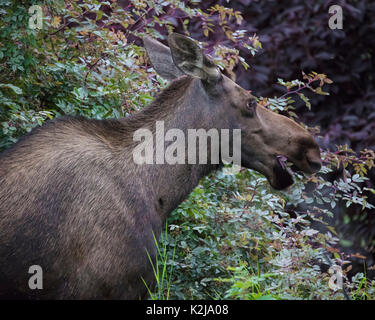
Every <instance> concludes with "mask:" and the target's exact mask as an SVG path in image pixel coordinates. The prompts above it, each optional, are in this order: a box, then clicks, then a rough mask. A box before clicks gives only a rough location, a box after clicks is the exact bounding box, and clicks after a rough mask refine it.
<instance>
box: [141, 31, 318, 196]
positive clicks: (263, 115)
mask: <svg viewBox="0 0 375 320" xmlns="http://www.w3.org/2000/svg"><path fill="white" fill-rule="evenodd" d="M144 44H145V47H146V50H147V53H148V55H149V58H150V60H151V62H152V64H153V66H154V68H155V70H156V71H157V73H158V74H159V75H160V76H162V77H163V78H165V79H167V80H174V79H177V78H179V77H181V76H183V75H188V76H190V77H193V79H194V80H193V81H195V82H198V86H199V87H200V88H201V90H195V91H193V92H192V97H189V98H188V99H190V100H191V101H197V95H203V96H204V97H203V100H204V101H206V103H204V104H209V106H208V108H209V109H210V116H211V117H213V118H215V120H214V121H210V123H211V124H213V126H214V127H216V128H218V129H221V128H228V129H240V130H241V163H242V166H244V167H247V168H250V169H254V170H256V171H258V172H260V173H262V174H264V175H265V176H266V178H267V179H268V181H269V183H270V184H271V186H272V187H274V188H275V189H284V188H286V187H288V186H290V185H291V184H293V175H292V172H291V169H290V168H289V167H288V166H287V165H286V160H287V161H289V162H291V163H292V164H293V166H292V169H295V170H300V171H303V172H306V173H314V172H316V171H318V170H319V169H320V167H321V159H320V151H319V147H318V145H317V143H316V142H315V141H314V139H313V137H312V136H311V135H310V133H309V132H308V131H307V130H306V129H304V128H303V127H301V126H300V125H298V124H297V123H296V122H294V121H293V120H291V119H289V118H287V117H285V116H283V115H280V114H277V113H275V112H273V111H271V110H269V109H267V108H265V107H263V106H261V105H259V104H258V103H257V100H256V98H255V97H254V96H253V95H251V94H250V92H249V91H248V90H245V89H243V88H242V87H240V86H239V85H237V84H236V83H235V82H234V81H232V80H231V79H229V78H228V77H226V76H225V75H223V74H222V73H221V72H220V71H219V69H218V68H217V67H216V66H215V64H214V63H213V62H212V61H211V60H210V59H209V58H208V57H207V56H206V55H204V54H203V52H202V50H201V49H200V47H199V46H198V45H197V44H196V43H195V42H194V40H192V39H191V38H189V37H186V36H183V35H180V34H176V33H172V34H170V35H169V37H168V44H169V48H168V47H167V46H165V45H163V44H162V43H160V42H158V41H157V40H155V39H153V38H151V37H149V36H146V37H145V38H144ZM187 94H189V93H187ZM190 94H191V93H190ZM191 103H193V104H194V102H191ZM200 107H203V103H202V104H200V106H197V105H195V106H194V108H200Z"/></svg>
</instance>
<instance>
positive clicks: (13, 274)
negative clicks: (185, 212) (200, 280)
mask: <svg viewBox="0 0 375 320" xmlns="http://www.w3.org/2000/svg"><path fill="white" fill-rule="evenodd" d="M168 44H169V47H167V46H165V45H163V44H162V43H160V42H159V41H157V40H155V39H153V38H151V37H149V36H146V37H145V38H144V45H145V48H146V51H147V53H148V56H149V59H150V61H151V63H152V64H153V66H154V68H155V70H156V71H157V72H158V73H159V75H160V76H161V77H163V78H165V79H167V80H169V81H170V84H169V86H168V87H166V88H165V89H164V90H162V91H161V93H160V94H159V95H158V96H157V97H156V98H155V99H154V101H153V102H152V103H150V104H149V105H148V106H146V107H145V108H143V109H142V110H141V111H139V112H137V113H135V114H133V115H131V116H129V117H127V118H124V119H107V120H94V119H86V118H84V117H79V116H62V117H59V118H56V119H53V120H50V121H47V122H46V123H45V124H44V125H43V126H41V127H37V128H34V129H33V130H32V131H31V132H30V133H29V134H27V135H26V136H24V137H22V138H21V139H20V140H19V141H18V142H17V143H15V144H14V145H13V146H12V147H11V148H9V149H8V150H5V151H3V152H2V153H1V154H0V260H1V263H0V297H1V298H2V299H139V298H145V297H147V288H146V286H145V285H144V283H143V282H142V280H141V278H143V279H144V280H145V281H146V282H147V283H153V281H154V279H153V277H154V276H153V272H152V266H151V264H150V262H149V260H148V257H147V254H146V251H147V252H148V253H149V254H150V256H151V257H152V258H155V256H156V248H155V243H154V238H153V233H154V234H155V235H156V237H158V236H159V235H160V232H161V229H162V227H163V225H164V223H165V220H166V218H167V217H168V215H169V214H170V212H171V211H172V210H174V209H175V208H176V207H177V206H178V205H179V204H180V203H181V202H182V201H183V200H184V199H186V197H187V196H188V195H189V193H190V192H191V191H192V190H193V188H194V187H195V186H196V185H197V184H198V183H199V180H200V179H201V178H202V177H204V176H205V175H207V174H208V173H209V172H211V171H213V170H217V169H220V168H221V167H222V162H220V163H219V164H216V163H210V161H208V162H207V163H206V164H199V163H197V164H189V163H186V164H180V163H178V164H143V165H140V164H137V163H135V162H134V161H133V158H132V150H133V149H134V148H135V146H136V144H137V142H136V141H134V139H133V135H134V132H135V131H136V130H138V129H140V128H148V129H149V130H151V132H155V122H156V121H164V123H165V127H166V128H178V129H180V130H182V131H183V132H186V131H187V130H188V129H189V128H202V129H205V130H209V129H211V128H215V129H218V130H220V129H228V130H234V129H240V130H241V163H242V166H243V167H246V168H251V169H254V170H257V171H259V172H260V173H262V174H264V175H265V176H266V178H267V179H268V181H269V183H270V184H271V186H273V187H274V188H275V189H284V188H286V187H288V186H289V185H291V184H292V183H293V176H292V174H291V172H290V170H289V169H288V168H286V167H285V166H283V165H282V163H281V162H280V156H282V157H284V159H285V158H286V159H288V161H290V162H291V163H293V164H294V166H295V167H296V168H298V170H301V171H303V172H306V173H313V172H316V171H318V170H319V169H320V167H321V159H320V152H319V147H318V145H317V144H316V142H315V141H314V139H313V138H312V136H311V135H310V134H309V133H308V131H307V130H305V129H304V128H302V127H301V126H299V125H298V124H297V123H296V122H294V121H292V120H290V119H288V118H287V117H285V116H283V115H280V114H276V113H274V112H272V111H270V110H269V109H267V108H265V107H263V106H261V105H259V104H257V102H256V99H255V97H254V96H252V95H251V94H250V92H249V91H248V90H245V89H243V88H241V87H240V86H238V85H237V84H236V83H235V82H233V81H232V80H231V79H229V78H228V77H226V76H225V75H223V74H222V73H221V72H220V70H219V69H218V68H217V67H216V66H215V64H214V63H213V62H212V61H211V60H210V59H209V58H208V57H207V56H206V55H204V54H203V52H202V50H201V49H200V47H199V46H198V45H197V44H196V43H195V42H194V40H192V39H191V38H188V37H186V36H183V35H180V34H176V33H172V34H170V35H169V37H168ZM33 265H37V266H40V267H41V268H42V270H43V289H41V290H40V289H35V290H31V289H30V287H29V284H28V282H29V279H30V276H31V275H30V274H29V273H28V270H29V267H30V266H33Z"/></svg>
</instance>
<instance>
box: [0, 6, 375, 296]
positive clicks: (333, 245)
mask: <svg viewBox="0 0 375 320" xmlns="http://www.w3.org/2000/svg"><path fill="white" fill-rule="evenodd" d="M338 2H339V3H341V4H342V5H343V7H344V8H346V11H345V12H347V16H346V17H347V18H348V19H347V20H345V26H347V27H345V29H344V31H342V30H341V31H340V30H335V31H332V30H330V29H329V28H327V23H326V21H327V19H328V14H327V12H328V9H327V8H328V6H329V4H330V3H331V2H330V1H323V0H319V1H314V4H313V3H312V2H311V3H310V2H304V1H297V0H294V1H289V4H288V5H287V4H286V3H283V4H282V5H281V4H280V2H277V1H250V0H241V1H202V2H201V1H197V0H196V1H193V0H191V1H178V0H169V1H168V0H160V1H144V0H136V1H115V0H111V1H98V0H85V1H62V0H60V1H51V0H44V1H38V0H35V1H34V0H28V1H22V2H15V1H11V0H9V1H8V0H0V68H1V73H0V150H3V149H6V148H8V147H9V146H11V145H12V144H13V143H14V142H15V141H17V139H18V138H19V137H20V136H22V135H24V134H25V133H27V132H28V131H30V130H31V129H32V128H33V127H35V126H37V125H42V124H43V123H44V122H45V121H46V120H48V119H50V118H53V117H56V116H59V115H63V114H80V115H84V116H87V117H92V118H97V119H102V118H109V117H116V118H118V117H126V116H128V115H129V114H130V113H132V112H135V111H137V110H139V109H141V108H142V107H143V106H144V105H145V104H147V103H148V102H150V101H151V100H152V99H153V97H154V96H155V94H156V93H157V92H158V91H159V90H160V89H161V88H163V87H164V86H165V85H166V82H165V81H164V80H162V79H161V78H160V77H158V76H157V75H155V73H154V71H153V69H152V68H151V67H150V65H149V64H148V61H147V57H146V55H145V52H144V50H143V48H142V42H141V36H142V35H143V34H144V33H148V34H151V35H152V36H154V37H156V38H158V39H159V40H165V35H166V34H167V33H168V32H170V31H172V30H177V31H179V32H183V33H186V34H189V35H191V36H192V37H194V38H196V39H199V40H200V41H201V45H202V47H203V48H204V50H205V52H206V53H208V54H210V55H212V56H213V58H214V61H215V62H216V63H217V64H218V65H219V67H220V68H222V70H223V72H226V73H227V74H228V75H230V76H231V77H233V78H237V80H238V81H239V83H240V84H242V85H243V86H244V87H245V88H247V89H250V88H251V89H253V93H254V94H255V95H257V96H259V102H260V103H262V104H264V105H265V106H266V107H268V108H271V109H272V110H274V111H276V112H282V113H285V114H287V115H289V116H290V117H294V118H296V117H297V114H304V117H303V119H305V121H309V122H310V121H311V123H314V124H320V125H321V126H322V127H323V130H324V131H323V132H322V135H323V139H321V142H322V146H324V147H325V149H326V150H325V151H324V152H323V158H324V166H323V168H322V170H321V172H320V173H319V174H316V175H313V176H310V177H305V176H302V175H296V181H297V183H296V184H295V185H294V186H293V187H292V188H291V189H290V190H288V191H287V192H282V193H281V192H275V190H272V189H271V188H270V187H269V185H268V183H267V182H266V180H265V178H264V177H263V176H262V175H260V174H258V173H256V172H254V171H251V170H242V171H241V172H240V173H238V174H237V175H223V174H222V173H220V172H218V173H215V174H213V175H211V176H209V177H207V178H205V179H204V180H203V181H202V183H201V184H200V185H199V186H198V187H197V188H196V189H195V190H194V192H193V193H192V194H191V196H190V197H189V199H188V200H187V201H185V202H184V203H182V204H181V206H180V207H179V208H178V209H177V210H175V211H174V212H173V213H172V215H171V217H170V219H169V220H168V227H167V234H166V235H164V237H163V238H162V241H161V245H160V248H161V249H164V251H163V250H161V252H160V253H161V254H160V259H159V265H160V268H161V269H163V268H166V270H167V271H168V272H167V275H168V277H167V278H163V279H161V281H160V283H159V286H158V289H159V291H158V292H159V293H160V294H159V295H158V296H157V297H158V298H162V297H166V296H168V297H170V298H180V299H187V298H215V299H216V298H239V299H260V298H263V299H267V298H268V299H285V298H291V299H330V298H331V299H344V298H345V297H346V298H348V297H350V298H354V299H363V298H374V297H375V292H374V291H375V282H374V280H371V279H370V277H369V276H368V272H370V269H369V267H371V266H370V265H366V267H367V268H365V267H363V261H364V260H363V258H362V256H361V255H362V254H366V253H368V252H373V250H374V247H375V242H374V237H373V236H374V233H373V231H371V232H358V230H362V229H363V226H364V222H363V221H370V222H371V221H374V220H375V219H374V218H372V217H371V215H372V214H373V210H374V206H373V205H372V204H371V203H373V201H372V199H371V197H372V196H373V194H375V190H374V189H373V187H372V184H371V183H370V181H369V180H368V178H367V176H368V175H369V174H371V171H370V170H371V169H372V167H373V166H374V158H375V154H374V152H373V151H372V150H371V148H368V149H365V148H364V147H366V146H369V147H371V145H373V142H371V141H372V140H371V139H373V138H372V137H371V134H372V132H373V123H374V122H373V121H371V119H373V117H374V115H373V112H374V97H375V96H374V88H373V81H371V80H372V78H371V77H372V76H373V75H372V71H373V65H372V63H373V62H372V59H371V58H373V51H372V50H373V48H374V45H373V41H374V38H373V37H372V34H373V32H372V33H371V28H373V24H371V23H370V21H369V19H370V17H371V13H373V12H374V5H373V4H371V2H370V3H369V2H366V1H352V2H353V3H352V4H351V5H350V4H349V2H350V1H338ZM32 5H42V9H43V27H42V29H31V28H30V24H29V19H30V16H31V14H30V13H29V11H28V10H29V8H30V7H31V6H32ZM322 21H323V22H322ZM255 32H257V34H258V35H259V38H258V37H257V36H256V35H255ZM358 34H360V35H361V41H360V42H359V43H358V42H357V39H358ZM354 43H355V44H356V45H357V44H358V47H357V48H356V50H347V49H346V48H347V47H348V46H350V48H353V46H354ZM333 58H335V59H333ZM302 71H304V73H301V72H302ZM313 71H317V72H313ZM325 74H327V76H326V75H325ZM293 79H297V80H293ZM331 79H332V80H331ZM332 81H333V83H332ZM326 92H329V93H330V95H327V94H326ZM266 96H269V97H270V98H265V97H266ZM301 105H306V106H307V107H308V108H305V107H303V108H305V109H306V111H307V113H305V112H302V109H301ZM327 105H329V106H330V108H327V107H326V106H327ZM316 111H319V112H316ZM362 118H363V119H362ZM368 120H370V121H368ZM313 121H314V122H313ZM309 129H310V130H311V131H312V132H313V133H315V134H317V131H318V130H317V128H309ZM317 136H318V134H317ZM352 137H357V138H358V139H357V138H355V139H354V138H352ZM356 139H357V140H356ZM331 140H333V141H335V142H337V143H338V144H343V143H348V144H352V148H353V149H355V151H353V150H352V149H351V148H349V147H348V146H345V145H344V146H339V147H333V146H332V145H331V144H329V143H330V141H331ZM348 210H352V211H348ZM343 213H345V214H343ZM346 213H348V214H346ZM349 213H350V214H349ZM338 222H339V223H338ZM343 224H344V225H345V227H344V228H342V225H343ZM348 229H351V232H347V231H348ZM367 230H368V229H367ZM360 235H363V236H360ZM345 248H349V249H350V250H343V249H345ZM361 250H362V251H361ZM364 258H365V257H364ZM367 258H368V257H367ZM353 259H359V261H360V269H358V268H356V270H355V272H352V274H350V275H351V276H350V277H347V276H346V275H347V274H349V271H350V268H351V266H350V261H351V260H353ZM367 262H368V263H370V264H371V262H372V260H371V259H370V258H368V259H367ZM324 265H326V266H327V267H325V266H324ZM334 265H337V266H339V267H340V268H341V269H340V270H342V272H343V278H344V287H345V292H346V293H344V291H343V290H342V289H341V288H336V287H334V286H333V287H332V286H329V285H328V284H329V281H330V279H331V280H332V276H333V273H332V266H334ZM330 267H331V269H329V268H330ZM158 276H159V275H158ZM164 280H168V281H164Z"/></svg>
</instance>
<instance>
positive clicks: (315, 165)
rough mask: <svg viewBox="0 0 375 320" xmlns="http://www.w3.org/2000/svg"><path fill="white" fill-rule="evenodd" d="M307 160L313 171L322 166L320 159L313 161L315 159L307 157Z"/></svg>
mask: <svg viewBox="0 0 375 320" xmlns="http://www.w3.org/2000/svg"><path fill="white" fill-rule="evenodd" d="M307 162H308V163H309V165H310V168H311V169H312V170H313V171H314V172H318V171H319V170H320V168H321V167H322V163H321V162H320V161H315V160H309V159H307Z"/></svg>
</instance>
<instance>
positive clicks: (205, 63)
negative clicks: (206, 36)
mask: <svg viewBox="0 0 375 320" xmlns="http://www.w3.org/2000/svg"><path fill="white" fill-rule="evenodd" d="M168 44H169V47H170V49H171V53H172V58H173V61H174V63H175V65H176V66H177V67H178V68H179V69H180V70H181V71H182V72H183V73H185V74H187V75H189V76H195V77H198V78H200V79H202V80H204V81H209V82H215V81H217V80H218V79H220V71H219V70H218V69H217V67H216V66H215V64H214V63H213V62H212V61H210V60H209V59H208V58H207V57H206V56H205V55H204V54H203V52H202V50H201V48H199V46H198V45H197V44H196V43H195V42H194V40H193V39H191V38H189V37H186V36H183V35H181V34H178V33H172V34H170V35H169V36H168Z"/></svg>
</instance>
